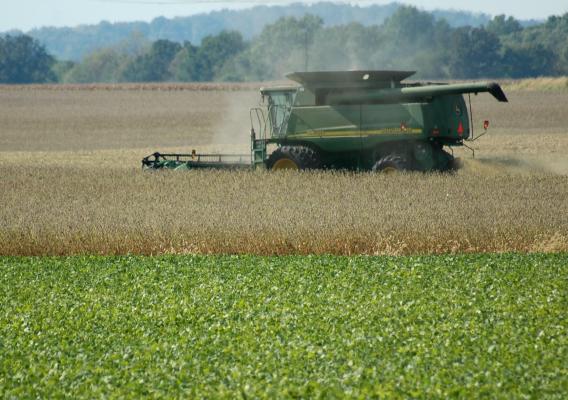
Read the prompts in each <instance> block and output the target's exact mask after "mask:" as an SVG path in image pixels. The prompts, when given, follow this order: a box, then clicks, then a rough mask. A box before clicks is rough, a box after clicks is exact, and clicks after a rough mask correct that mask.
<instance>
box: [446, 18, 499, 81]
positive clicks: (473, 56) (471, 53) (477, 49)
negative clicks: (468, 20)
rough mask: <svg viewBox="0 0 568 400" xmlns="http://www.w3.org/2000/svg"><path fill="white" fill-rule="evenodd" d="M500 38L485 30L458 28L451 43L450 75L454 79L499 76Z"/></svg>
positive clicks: (449, 51)
mask: <svg viewBox="0 0 568 400" xmlns="http://www.w3.org/2000/svg"><path fill="white" fill-rule="evenodd" d="M499 49H500V44H499V38H498V37H497V36H495V35H494V34H492V33H491V32H489V31H487V30H485V29H483V28H458V29H456V30H455V31H454V32H453V33H452V37H451V39H450V43H449V50H448V53H449V55H448V56H449V60H448V64H449V73H450V76H451V77H452V78H462V79H464V78H479V77H493V76H497V75H498V66H499Z"/></svg>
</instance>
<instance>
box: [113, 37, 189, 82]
mask: <svg viewBox="0 0 568 400" xmlns="http://www.w3.org/2000/svg"><path fill="white" fill-rule="evenodd" d="M181 49H182V47H181V45H180V44H179V43H175V42H171V41H169V40H158V41H156V42H154V43H153V44H152V47H151V48H150V50H149V51H148V52H147V53H146V54H143V55H141V56H138V57H136V58H134V59H133V60H132V61H130V62H129V63H128V64H127V66H126V68H125V69H124V72H123V73H122V79H123V80H125V81H130V82H163V81H168V80H171V79H172V76H171V74H170V64H171V62H172V61H173V60H174V58H175V57H176V55H177V53H178V52H179V51H180V50H181Z"/></svg>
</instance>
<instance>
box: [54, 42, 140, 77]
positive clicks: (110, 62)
mask: <svg viewBox="0 0 568 400" xmlns="http://www.w3.org/2000/svg"><path fill="white" fill-rule="evenodd" d="M128 60H129V58H128V57H127V56H126V54H125V53H122V52H119V51H117V50H116V49H101V50H97V51H95V52H94V53H93V54H91V55H89V56H88V57H87V58H86V59H85V60H84V61H83V62H82V63H79V64H76V65H74V66H73V68H71V69H69V70H68V71H67V72H66V73H65V75H63V79H62V80H61V81H62V82H66V83H89V82H108V83H115V82H120V80H121V78H122V70H123V69H124V68H125V64H126V63H127V62H128Z"/></svg>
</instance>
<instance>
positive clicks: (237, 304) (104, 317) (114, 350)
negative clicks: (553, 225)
mask: <svg viewBox="0 0 568 400" xmlns="http://www.w3.org/2000/svg"><path fill="white" fill-rule="evenodd" d="M0 271H1V272H0V298H1V299H2V307H1V308H0V338H1V341H0V346H1V353H0V354H1V356H0V393H2V395H3V397H6V398H12V397H14V398H54V397H70V398H93V397H109V396H113V397H132V398H138V397H140V396H150V397H166V398H172V397H188V398H235V397H238V396H242V397H248V398H250V397H252V398H282V397H301V398H308V397H310V398H312V397H325V398H333V397H341V398H343V397H348V398H369V397H385V398H393V397H398V398H409V397H418V398H433V397H436V398H447V397H460V398H488V397H489V398H558V399H561V398H566V396H567V394H568V393H567V387H568V375H567V373H566V362H565V361H566V359H567V358H568V336H567V333H566V332H567V328H568V326H567V320H566V304H567V300H568V299H567V293H568V286H567V282H568V281H567V279H566V278H567V276H568V256H567V255H566V254H564V255H532V256H522V255H514V254H505V255H474V256H443V257H434V256H432V257H408V258H389V257H355V258H342V257H330V256H324V257H315V256H311V257H283V258H259V257H218V256H217V257H211V256H210V257H202V256H185V257H180V256H169V257H157V258H144V257H118V258H113V257H110V258H109V257H101V258H97V257H87V258H83V257H75V258H0Z"/></svg>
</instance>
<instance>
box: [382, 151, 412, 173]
mask: <svg viewBox="0 0 568 400" xmlns="http://www.w3.org/2000/svg"><path fill="white" fill-rule="evenodd" d="M408 169H409V165H408V161H407V159H406V157H404V156H402V155H400V154H390V155H388V156H384V157H383V158H381V159H380V160H379V161H377V162H376V163H375V165H373V172H381V173H385V174H389V173H393V172H399V171H406V170H408Z"/></svg>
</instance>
